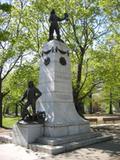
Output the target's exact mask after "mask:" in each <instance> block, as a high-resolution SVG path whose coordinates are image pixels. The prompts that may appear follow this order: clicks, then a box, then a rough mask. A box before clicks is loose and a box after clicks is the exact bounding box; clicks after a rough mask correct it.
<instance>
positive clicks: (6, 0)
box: [0, 0, 11, 3]
mask: <svg viewBox="0 0 120 160" xmlns="http://www.w3.org/2000/svg"><path fill="white" fill-rule="evenodd" d="M0 2H2V3H3V2H4V3H5V2H8V3H10V2H11V0H0Z"/></svg>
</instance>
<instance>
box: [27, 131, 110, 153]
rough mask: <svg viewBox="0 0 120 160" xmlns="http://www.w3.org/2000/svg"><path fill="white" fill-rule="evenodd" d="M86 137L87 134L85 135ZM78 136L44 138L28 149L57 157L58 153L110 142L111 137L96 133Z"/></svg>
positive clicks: (30, 145)
mask: <svg viewBox="0 0 120 160" xmlns="http://www.w3.org/2000/svg"><path fill="white" fill-rule="evenodd" d="M86 135H87V134H86ZM86 135H85V134H84V135H82V136H81V135H79V136H70V137H61V138H54V139H53V138H48V137H44V138H43V140H42V138H41V139H39V143H38V142H37V143H32V144H29V145H28V148H30V149H32V150H33V151H40V152H46V153H49V154H53V155H57V154H60V153H64V152H68V151H72V150H75V149H77V148H81V147H84V146H87V145H91V144H94V143H99V142H103V141H108V140H111V139H112V138H113V137H112V136H111V135H100V134H98V133H96V134H94V133H93V135H92V134H91V135H89V136H88V135H87V136H86ZM83 137H84V138H83ZM40 140H41V142H40Z"/></svg>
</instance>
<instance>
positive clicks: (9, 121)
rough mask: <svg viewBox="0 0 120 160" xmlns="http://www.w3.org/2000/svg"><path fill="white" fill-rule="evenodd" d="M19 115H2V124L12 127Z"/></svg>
mask: <svg viewBox="0 0 120 160" xmlns="http://www.w3.org/2000/svg"><path fill="white" fill-rule="evenodd" d="M20 118H21V117H3V126H4V127H7V128H12V127H13V125H14V124H15V123H16V122H17V121H18V120H19V119H20Z"/></svg>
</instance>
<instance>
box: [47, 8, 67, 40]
mask: <svg viewBox="0 0 120 160" xmlns="http://www.w3.org/2000/svg"><path fill="white" fill-rule="evenodd" d="M63 20H68V14H67V13H65V14H64V17H63V18H59V17H58V16H57V15H56V13H55V10H54V9H53V10H52V11H51V13H50V18H49V22H50V29H49V40H52V39H53V38H54V37H53V34H54V31H55V32H56V34H57V39H58V40H60V31H59V25H58V22H59V21H63Z"/></svg>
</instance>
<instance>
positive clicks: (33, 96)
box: [19, 81, 46, 123]
mask: <svg viewBox="0 0 120 160" xmlns="http://www.w3.org/2000/svg"><path fill="white" fill-rule="evenodd" d="M41 95H42V93H41V92H40V91H39V90H38V89H37V88H36V87H35V86H34V83H33V81H29V82H28V88H27V89H26V91H25V93H24V95H23V97H22V98H21V100H20V101H19V104H20V105H21V106H22V114H21V116H22V120H23V121H25V122H32V121H37V122H39V123H43V122H44V120H45V117H46V116H45V112H37V113H36V108H35V106H36V100H37V99H38V98H39V97H40V96H41ZM25 99H26V100H27V101H26V102H24V100H25ZM29 106H31V107H32V115H31V114H30V112H29V110H28V107H29Z"/></svg>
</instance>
